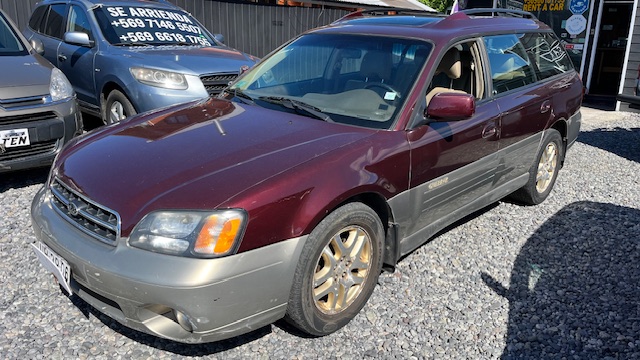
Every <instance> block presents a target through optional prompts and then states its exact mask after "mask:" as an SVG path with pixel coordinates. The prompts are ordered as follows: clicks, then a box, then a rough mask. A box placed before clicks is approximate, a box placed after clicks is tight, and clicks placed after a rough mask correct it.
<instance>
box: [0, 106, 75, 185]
mask: <svg viewBox="0 0 640 360" xmlns="http://www.w3.org/2000/svg"><path fill="white" fill-rule="evenodd" d="M82 126H83V125H82V116H81V114H80V111H79V110H78V108H77V105H76V99H75V97H73V98H70V99H67V100H64V101H59V102H56V103H51V104H44V105H37V106H24V107H16V108H12V109H2V108H0V130H12V129H21V128H26V129H28V131H29V138H30V142H31V145H29V146H27V147H18V148H11V149H10V150H9V149H5V150H4V151H3V150H2V149H0V173H2V172H7V171H15V170H22V169H29V168H37V167H43V166H49V165H51V163H52V162H53V159H54V158H55V156H56V155H57V154H58V153H59V152H60V150H61V149H62V147H63V146H64V144H66V143H67V142H68V141H69V140H71V138H73V137H74V136H76V135H78V134H80V132H81V131H82Z"/></svg>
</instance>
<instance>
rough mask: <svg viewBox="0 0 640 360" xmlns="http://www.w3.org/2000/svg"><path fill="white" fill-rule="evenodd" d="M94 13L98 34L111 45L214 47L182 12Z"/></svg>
mask: <svg viewBox="0 0 640 360" xmlns="http://www.w3.org/2000/svg"><path fill="white" fill-rule="evenodd" d="M94 13H95V16H96V20H97V21H98V25H99V26H100V30H101V31H102V34H103V35H104V37H105V38H106V39H107V41H109V43H111V44H113V45H142V44H146V45H198V46H213V45H217V43H216V42H215V40H213V37H212V36H211V35H210V34H209V32H208V31H207V30H206V29H205V28H204V27H203V26H202V25H200V24H199V23H198V21H197V20H196V19H194V18H193V17H191V16H190V15H189V14H187V13H186V12H184V11H177V10H166V9H158V8H152V7H139V6H138V7H136V6H104V7H98V8H96V9H95V10H94Z"/></svg>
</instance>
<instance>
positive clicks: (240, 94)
mask: <svg viewBox="0 0 640 360" xmlns="http://www.w3.org/2000/svg"><path fill="white" fill-rule="evenodd" d="M226 92H228V93H229V92H230V93H232V94H233V97H235V98H238V100H240V101H241V102H243V103H245V104H249V105H254V104H255V102H253V98H252V97H251V96H249V95H247V94H246V93H245V92H244V91H242V90H240V89H238V88H235V89H230V90H228V91H226Z"/></svg>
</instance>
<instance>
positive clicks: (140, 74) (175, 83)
mask: <svg viewBox="0 0 640 360" xmlns="http://www.w3.org/2000/svg"><path fill="white" fill-rule="evenodd" d="M129 70H131V75H133V77H134V78H135V79H136V80H138V81H140V82H141V83H143V84H147V85H151V86H157V87H161V88H166V89H176V90H185V89H186V88H188V87H189V84H188V83H187V78H186V77H185V76H184V75H182V74H179V73H175V72H171V71H163V70H155V69H147V68H139V67H132V68H131V69H129Z"/></svg>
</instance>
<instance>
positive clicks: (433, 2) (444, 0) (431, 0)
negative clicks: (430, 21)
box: [419, 0, 453, 13]
mask: <svg viewBox="0 0 640 360" xmlns="http://www.w3.org/2000/svg"><path fill="white" fill-rule="evenodd" d="M419 1H420V2H421V3H423V4H425V5H427V6H430V7H432V8H434V9H436V10H438V12H441V13H444V12H446V11H447V9H449V8H450V7H451V6H453V0H419Z"/></svg>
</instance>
